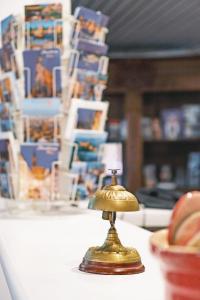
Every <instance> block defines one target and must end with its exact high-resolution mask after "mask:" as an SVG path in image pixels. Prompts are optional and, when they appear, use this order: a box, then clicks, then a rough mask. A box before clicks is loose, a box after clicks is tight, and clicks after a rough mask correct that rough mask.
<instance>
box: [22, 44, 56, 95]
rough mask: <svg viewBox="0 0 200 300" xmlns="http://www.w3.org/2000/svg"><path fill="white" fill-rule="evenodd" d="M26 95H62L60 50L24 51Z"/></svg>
mask: <svg viewBox="0 0 200 300" xmlns="http://www.w3.org/2000/svg"><path fill="white" fill-rule="evenodd" d="M23 58H24V68H25V70H24V75H25V97H32V98H37V97H39V98H42V97H43V98H44V97H53V96H57V97H59V96H60V95H61V72H60V69H59V68H60V65H61V62H60V50H59V49H56V48H54V49H46V50H26V51H24V52H23Z"/></svg>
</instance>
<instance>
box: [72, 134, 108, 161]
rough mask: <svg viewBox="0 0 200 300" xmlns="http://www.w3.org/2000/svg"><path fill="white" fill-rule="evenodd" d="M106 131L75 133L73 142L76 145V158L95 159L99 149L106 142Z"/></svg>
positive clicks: (83, 159) (81, 159)
mask: <svg viewBox="0 0 200 300" xmlns="http://www.w3.org/2000/svg"><path fill="white" fill-rule="evenodd" d="M107 135H108V134H107V132H102V133H98V134H97V133H96V134H94V133H76V134H75V136H74V143H76V144H77V145H78V154H77V156H78V157H77V160H79V161H97V160H98V155H99V149H100V146H101V145H102V144H104V143H105V142H106V139H107Z"/></svg>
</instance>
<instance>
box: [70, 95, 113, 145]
mask: <svg viewBox="0 0 200 300" xmlns="http://www.w3.org/2000/svg"><path fill="white" fill-rule="evenodd" d="M107 111H108V102H100V101H98V102H96V101H87V100H81V99H75V98H73V99H72V103H71V106H70V110H69V118H68V122H67V126H66V129H65V138H66V139H67V140H68V139H70V138H71V136H72V135H73V130H75V129H76V130H78V131H79V132H83V133H85V132H86V131H89V132H90V131H94V132H96V133H97V132H102V131H104V127H105V122H106V117H107Z"/></svg>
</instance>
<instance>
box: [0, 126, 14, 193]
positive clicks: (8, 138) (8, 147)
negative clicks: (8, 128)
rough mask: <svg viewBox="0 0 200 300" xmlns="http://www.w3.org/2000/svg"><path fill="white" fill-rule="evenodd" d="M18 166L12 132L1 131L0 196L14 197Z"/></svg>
mask: <svg viewBox="0 0 200 300" xmlns="http://www.w3.org/2000/svg"><path fill="white" fill-rule="evenodd" d="M16 167H17V155H16V150H15V146H14V138H13V135H12V133H11V132H0V196H1V197H4V198H14V196H15V185H14V179H13V177H12V175H13V173H14V172H15V171H16Z"/></svg>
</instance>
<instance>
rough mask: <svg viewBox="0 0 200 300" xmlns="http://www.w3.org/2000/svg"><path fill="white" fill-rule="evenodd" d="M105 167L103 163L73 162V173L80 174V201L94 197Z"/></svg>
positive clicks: (78, 187)
mask: <svg viewBox="0 0 200 300" xmlns="http://www.w3.org/2000/svg"><path fill="white" fill-rule="evenodd" d="M104 169H105V166H104V164H103V163H101V162H73V163H72V169H71V171H72V172H73V173H75V174H78V186H77V195H76V197H77V198H78V199H85V198H88V197H90V196H92V195H93V194H94V193H95V191H96V190H97V188H98V187H99V180H100V176H101V175H103V174H104Z"/></svg>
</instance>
